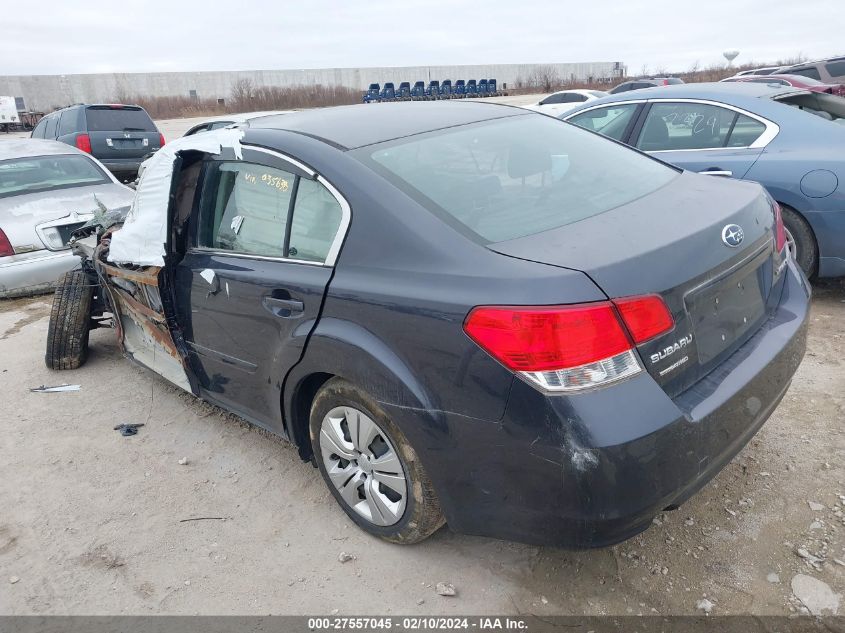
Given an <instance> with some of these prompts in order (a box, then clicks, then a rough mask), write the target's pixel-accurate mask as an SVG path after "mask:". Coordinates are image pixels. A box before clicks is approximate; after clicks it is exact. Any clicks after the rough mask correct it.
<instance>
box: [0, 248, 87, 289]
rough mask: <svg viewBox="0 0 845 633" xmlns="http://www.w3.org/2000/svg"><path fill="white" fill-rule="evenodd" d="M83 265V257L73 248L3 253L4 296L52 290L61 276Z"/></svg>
mask: <svg viewBox="0 0 845 633" xmlns="http://www.w3.org/2000/svg"><path fill="white" fill-rule="evenodd" d="M79 266H80V260H79V257H77V256H76V255H74V254H73V253H72V252H71V251H70V250H66V251H58V252H54V251H48V250H40V251H33V252H31V253H21V254H19V255H12V256H11V257H3V258H2V259H0V298H4V299H7V298H11V297H25V296H30V295H36V294H42V293H45V292H50V291H51V290H52V289H53V288H55V286H56V280H58V278H59V277H61V276H62V275H63V274H64V273H66V272H67V271H69V270H73V269H74V268H79Z"/></svg>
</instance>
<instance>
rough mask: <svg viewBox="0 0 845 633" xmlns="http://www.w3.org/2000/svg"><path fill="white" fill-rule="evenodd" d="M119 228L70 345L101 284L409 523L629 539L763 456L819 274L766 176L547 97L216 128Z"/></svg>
mask: <svg viewBox="0 0 845 633" xmlns="http://www.w3.org/2000/svg"><path fill="white" fill-rule="evenodd" d="M91 230H92V229H91V228H90V227H89V228H88V229H86V230H83V231H82V232H81V233H80V234H79V237H80V239H79V241H78V242H77V249H78V251H79V252H80V254H81V255H82V256H83V258H84V262H83V271H84V276H82V275H75V276H73V277H72V278H68V279H67V284H66V285H65V286H63V287H62V288H60V289H59V290H57V293H56V304H55V305H54V311H53V315H52V318H51V321H50V334H49V340H50V346H49V347H48V351H47V364H48V366H50V367H54V368H61V367H69V366H75V365H78V364H80V363H81V362H82V361H83V360H84V356H83V355H84V343H85V342H86V337H87V329H86V328H87V326H88V325H90V323H91V320H90V319H89V320H86V319H85V318H83V317H82V316H81V315H82V314H84V312H85V309H86V306H88V305H89V302H90V305H91V306H92V308H91V310H90V315H91V317H92V318H93V319H101V317H107V316H108V315H109V314H112V315H113V324H114V326H115V328H116V330H117V333H118V336H119V339H120V341H121V344H122V346H123V349H124V351H125V353H126V354H127V356H129V357H130V358H132V359H134V360H135V361H137V362H138V363H140V364H142V365H144V366H146V367H150V368H152V369H153V370H154V371H156V372H158V373H160V374H162V375H163V376H164V377H166V378H167V379H168V380H170V381H171V382H173V383H175V384H177V385H179V386H181V387H183V388H184V389H186V390H188V391H190V392H191V393H193V394H195V395H197V396H199V397H201V398H203V399H205V400H208V401H210V402H213V403H215V404H218V405H220V406H222V407H224V408H226V409H228V410H230V411H234V412H236V413H237V414H239V415H241V416H243V417H244V418H246V419H248V420H250V421H252V422H253V423H255V424H258V425H260V426H262V427H265V428H267V429H269V430H271V431H273V432H275V433H278V434H279V435H282V436H284V437H286V438H288V439H289V440H290V441H292V442H293V443H294V444H295V445H296V446H297V447H298V449H299V454H300V455H301V457H302V458H303V459H305V460H313V462H314V463H315V465H316V466H318V467H319V469H320V472H321V474H322V475H323V477H324V479H325V481H326V483H327V485H328V487H329V489H330V490H331V492H332V494H333V495H334V497H335V498H336V500H337V502H338V503H339V504H340V506H341V507H342V508H343V510H344V511H345V512H346V513H347V515H349V517H350V518H351V519H352V520H353V521H354V522H355V523H357V524H358V525H359V526H361V527H362V528H363V529H365V530H366V531H368V532H370V533H372V534H375V535H378V536H380V537H382V538H385V539H387V540H390V541H393V542H397V543H413V542H416V541H419V540H421V539H423V538H425V537H426V536H428V535H429V534H431V533H432V532H434V531H435V530H436V529H438V528H439V527H440V526H441V525H442V524H443V523H444V521H445V522H448V524H449V526H450V527H451V529H453V530H456V531H458V532H463V533H468V534H479V535H486V536H493V537H498V538H506V539H513V540H518V541H526V542H532V543H551V544H556V545H564V546H574V547H589V546H601V545H607V544H610V543H615V542H618V541H620V540H623V539H625V538H628V537H630V536H632V535H634V534H636V533H638V532H640V531H642V530H644V529H645V528H646V527H648V525H650V523H651V519H652V517H653V516H654V515H655V514H657V513H658V512H660V511H662V510H664V509H666V508H673V507H676V506H677V505H679V504H680V503H682V502H683V501H684V500H685V499H687V498H688V497H689V496H690V495H692V494H693V493H695V492H696V491H697V490H698V489H700V488H701V487H702V486H703V485H705V483H706V482H707V481H709V480H710V479H711V478H712V477H713V476H714V475H716V473H718V472H719V470H720V469H721V468H722V467H723V466H724V465H725V464H726V463H727V462H728V461H729V460H730V459H731V458H732V457H733V456H734V455H736V453H737V452H738V451H739V450H740V449H741V448H742V447H743V446H744V445H745V444H746V443H747V442H748V440H749V439H750V438H751V437H752V436H753V435H754V433H755V432H756V431H757V430H758V429H759V428H760V426H761V425H762V424H763V423H764V422H765V420H766V419H767V418H768V417H769V415H770V414H771V413H772V411H773V410H774V408H775V407H776V406H777V404H778V403H779V402H780V400H781V398H782V397H783V395H784V393H785V392H786V389H787V388H788V386H789V384H790V380H791V378H792V375H793V374H794V372H795V370H796V368H797V367H798V365H799V363H800V362H801V359H802V357H803V354H804V349H805V335H806V324H807V312H808V300H809V287H808V285H807V282H806V279H805V277H804V276H803V275H802V273H801V272H800V270H799V269H798V267H797V266H796V264H795V262H794V260H793V259H792V258H791V257H790V256H789V253H788V251H787V248H786V239H785V234H784V232H783V226H782V223H781V221H780V217H779V213H778V208H777V206H776V205H775V204H774V203H773V201H772V200H771V198H769V197H768V196H767V195H766V193H765V192H764V191H763V189H762V188H761V187H760V186H759V185H757V184H753V183H743V182H732V181H728V180H722V179H713V178H706V177H703V176H698V175H696V174H690V173H685V172H681V171H680V170H677V169H675V168H672V167H669V166H667V165H665V164H663V163H661V162H659V161H656V160H653V159H651V158H648V157H646V156H643V155H641V154H639V153H637V152H634V151H632V150H630V149H628V148H626V147H624V146H622V145H620V144H617V143H613V142H611V141H608V140H606V139H603V138H601V137H600V136H597V135H594V134H590V133H588V132H585V131H583V130H579V129H578V128H576V127H574V126H569V125H566V124H563V123H561V122H560V121H557V120H555V119H553V118H550V117H545V116H539V115H536V114H533V113H530V112H526V111H525V110H523V109H520V108H511V107H506V106H496V105H490V104H481V103H467V102H456V103H441V104H428V103H397V104H385V105H384V106H383V107H381V108H378V109H375V110H374V109H372V108H368V107H366V106H363V105H362V106H350V107H341V108H327V109H321V110H318V111H311V112H300V113H295V114H289V115H285V116H283V117H267V118H262V119H260V120H256V121H253V122H251V123H249V124H248V127H245V128H243V129H241V130H236V129H223V130H216V131H210V132H206V133H204V134H199V135H195V136H190V137H186V138H183V139H179V140H177V141H175V142H174V143H172V144H170V145H168V146H167V147H165V149H163V150H162V152H160V153H158V154H157V155H156V156H155V157H154V158H153V159H151V161H150V164H149V165H148V167H147V169H146V170H145V172H144V176H143V177H142V179H141V182H140V184H139V187H138V191H137V194H136V198H135V202H134V204H133V208H132V210H131V211H130V213H129V215H128V217H127V219H126V221H125V222H124V223H123V224H122V225H121V224H119V223H118V224H114V225H112V224H111V222H102V223H100V224H99V226H98V227H95V228H94V229H93V230H94V231H95V232H94V233H92V234H90V235H86V233H88V232H90V231H91ZM56 350H58V352H57V351H56ZM63 354H64V355H63Z"/></svg>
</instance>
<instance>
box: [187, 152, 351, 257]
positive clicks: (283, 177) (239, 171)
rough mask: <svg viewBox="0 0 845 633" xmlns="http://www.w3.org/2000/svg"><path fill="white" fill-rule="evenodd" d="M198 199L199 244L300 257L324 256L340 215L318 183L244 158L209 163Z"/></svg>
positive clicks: (336, 230)
mask: <svg viewBox="0 0 845 633" xmlns="http://www.w3.org/2000/svg"><path fill="white" fill-rule="evenodd" d="M201 204H202V207H201V214H200V232H199V238H198V244H199V246H201V247H205V248H211V249H215V250H222V251H231V252H234V253H242V254H246V255H259V256H263V257H280V258H288V259H296V260H301V261H305V262H317V263H324V262H325V261H326V260H327V258H328V256H329V253H330V251H331V247H332V245H333V244H334V241H335V237H336V236H337V232H338V230H339V228H340V224H341V219H342V216H343V212H342V208H341V206H340V203H339V202H338V200H337V198H335V197H334V195H332V193H331V192H330V191H329V190H328V189H326V187H325V186H323V184H322V183H320V182H318V181H316V180H309V179H306V178H301V177H299V176H297V175H296V174H293V173H291V172H287V171H284V170H281V169H276V168H273V167H268V166H265V165H259V164H255V163H248V162H235V161H232V162H211V163H209V168H208V170H207V173H206V176H205V184H204V186H203V196H202V203H201ZM291 214H292V215H291Z"/></svg>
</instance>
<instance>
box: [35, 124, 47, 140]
mask: <svg viewBox="0 0 845 633" xmlns="http://www.w3.org/2000/svg"><path fill="white" fill-rule="evenodd" d="M45 129H47V119H41V120H40V121H39V122H38V125H36V126H35V129H34V130H32V138H44V130H45Z"/></svg>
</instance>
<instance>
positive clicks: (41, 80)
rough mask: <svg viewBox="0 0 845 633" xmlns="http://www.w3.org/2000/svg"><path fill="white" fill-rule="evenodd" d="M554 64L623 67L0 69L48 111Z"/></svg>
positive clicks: (0, 79)
mask: <svg viewBox="0 0 845 633" xmlns="http://www.w3.org/2000/svg"><path fill="white" fill-rule="evenodd" d="M546 68H554V70H555V71H556V72H557V75H558V76H559V77H560V78H562V79H575V80H589V79H601V78H607V79H615V78H618V77H621V76H622V75H623V73H624V65H623V64H622V63H621V62H585V63H560V64H497V65H476V66H405V67H380V68H321V69H302V70H245V71H213V72H169V73H103V74H96V75H94V74H92V75H0V95H8V96H13V97H23V98H24V101H25V104H26V108H27V109H29V110H42V111H50V110H53V109H55V108H58V107H63V106H66V105H70V104H72V103H103V102H109V101H112V100H114V99H115V97H117V96H118V95H121V94H122V95H144V96H162V97H163V96H186V97H187V96H190V95H191V92H190V91H192V90H193V91H196V95H197V97H199V98H201V99H205V98H224V99H225V98H228V97H229V95H230V93H231V90H232V85H233V84H234V83H235V82H236V81H239V80H241V79H249V80H250V81H252V83H253V84H254V85H256V86H291V85H306V86H307V85H316V84H323V85H341V86H349V87H351V88H358V89H360V90H364V89H366V87H367V86H368V85H369V84H370V83H380V84H383V83H384V82H386V81H393V82H396V85H397V86H398V85H399V82H400V81H410V82H411V84H413V82H415V81H420V80H422V81H425V82H426V83H427V82H428V81H429V80H431V79H439V80H443V79H451V80H452V81H453V82H454V81H455V80H456V79H482V78H494V79H496V80H497V81H498V82H499V86H500V87H501V85H502V84H505V83H506V84H508V85H510V86H512V85H514V84H515V83H516V81H517V79H518V78H520V77H521V78H522V79H526V78H528V77H529V76H530V75H531V74H532V73H533V72H534V71H535V70H537V69H546Z"/></svg>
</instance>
